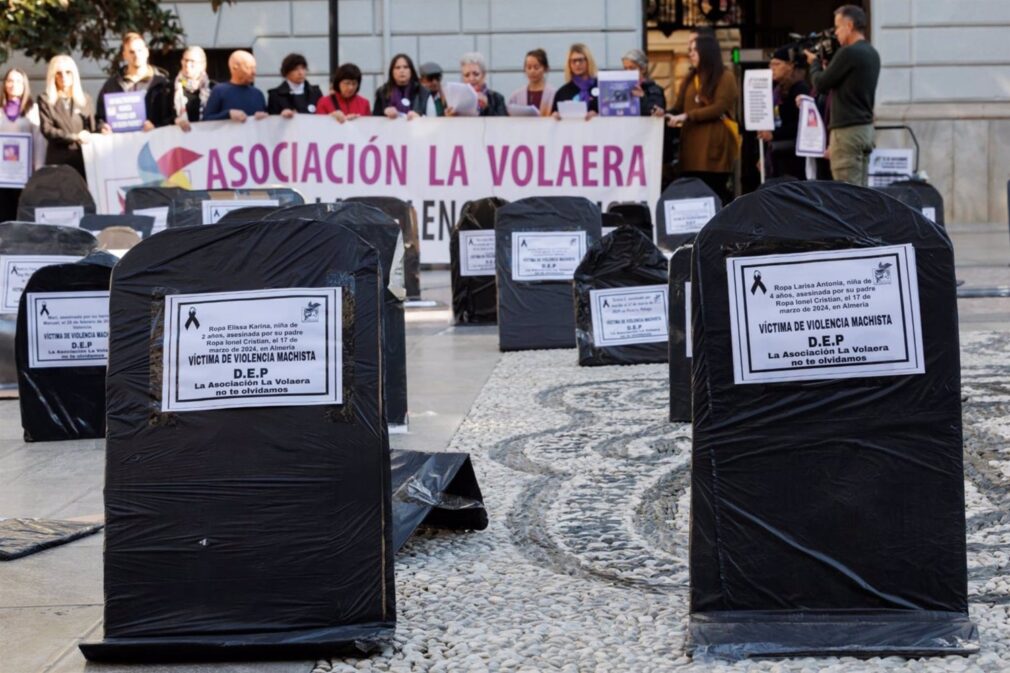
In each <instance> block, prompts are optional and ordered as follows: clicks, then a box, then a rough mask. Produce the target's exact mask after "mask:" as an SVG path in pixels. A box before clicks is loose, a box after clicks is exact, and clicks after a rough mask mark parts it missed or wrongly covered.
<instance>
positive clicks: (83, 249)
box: [0, 169, 98, 388]
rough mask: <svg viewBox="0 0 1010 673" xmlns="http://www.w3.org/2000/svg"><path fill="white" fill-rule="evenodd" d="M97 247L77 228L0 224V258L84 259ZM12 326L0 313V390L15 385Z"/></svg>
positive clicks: (14, 319)
mask: <svg viewBox="0 0 1010 673" xmlns="http://www.w3.org/2000/svg"><path fill="white" fill-rule="evenodd" d="M71 170H73V169H71ZM74 174H75V175H77V172H76V171H74ZM77 177H80V176H79V175H78V176H77ZM97 247H98V241H97V240H95V237H94V235H93V234H92V233H91V232H88V231H84V230H83V229H80V228H78V227H63V226H58V225H53V224H35V223H34V222H3V223H0V255H76V256H80V257H85V256H86V255H88V253H90V252H92V251H93V250H95V248H97ZM16 326H17V313H14V312H13V311H12V312H11V313H2V312H0V388H14V387H16V386H17V383H18V371H17V362H16V359H15V357H16V356H15V347H14V333H15V328H16Z"/></svg>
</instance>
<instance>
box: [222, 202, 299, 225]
mask: <svg viewBox="0 0 1010 673" xmlns="http://www.w3.org/2000/svg"><path fill="white" fill-rule="evenodd" d="M308 205H312V204H308ZM281 208H298V206H297V205H294V206H280V207H279V208H278V207H275V206H246V207H245V208H236V209H235V210H229V211H228V212H227V213H225V214H224V216H223V217H222V218H221V219H220V220H218V221H217V223H218V224H232V223H234V222H259V221H260V220H265V219H267V218H269V217H270V216H271V215H273V214H274V213H276V212H277V211H278V210H280V209H281Z"/></svg>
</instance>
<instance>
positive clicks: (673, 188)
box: [656, 178, 722, 252]
mask: <svg viewBox="0 0 1010 673" xmlns="http://www.w3.org/2000/svg"><path fill="white" fill-rule="evenodd" d="M721 208H722V201H720V200H719V196H718V195H717V194H716V193H715V192H713V191H712V190H711V189H710V188H709V186H708V185H706V184H705V183H704V182H702V181H701V180H699V179H698V178H680V179H679V180H674V181H673V182H672V183H670V186H669V187H667V188H666V189H665V190H663V194H662V195H661V196H660V197H659V201H657V202H656V244H657V245H658V246H659V247H660V248H662V249H663V250H667V251H669V252H673V251H674V250H676V249H677V248H679V247H680V246H682V245H686V244H688V243H690V242H691V241H693V240H694V237H695V235H696V234H697V233H698V231H699V230H700V229H701V227H703V226H704V225H705V222H707V220H706V219H705V217H707V214H711V215H714V214H715V213H718V212H719V210H720V209H721Z"/></svg>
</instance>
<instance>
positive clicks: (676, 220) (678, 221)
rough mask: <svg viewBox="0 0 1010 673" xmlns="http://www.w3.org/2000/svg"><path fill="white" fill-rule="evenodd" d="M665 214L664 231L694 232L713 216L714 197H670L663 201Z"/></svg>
mask: <svg viewBox="0 0 1010 673" xmlns="http://www.w3.org/2000/svg"><path fill="white" fill-rule="evenodd" d="M663 211H664V214H665V215H666V233H667V234H668V235H673V234H694V233H697V232H699V231H701V228H702V227H704V226H705V225H706V224H708V221H709V220H711V219H712V218H713V217H715V198H714V197H711V196H703V197H701V198H698V199H670V200H669V201H664V202H663Z"/></svg>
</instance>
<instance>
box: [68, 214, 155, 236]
mask: <svg viewBox="0 0 1010 673" xmlns="http://www.w3.org/2000/svg"><path fill="white" fill-rule="evenodd" d="M80 226H81V229H87V230H88V231H91V232H94V233H96V234H97V233H98V232H100V231H102V230H103V229H106V228H107V227H129V228H130V229H133V230H134V231H136V232H137V233H138V234H140V236H141V238H147V237H148V236H150V235H151V231H152V230H153V229H154V218H153V217H151V216H150V215H85V216H84V217H82V218H81V225H80Z"/></svg>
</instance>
